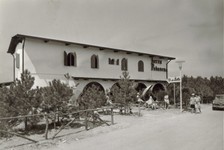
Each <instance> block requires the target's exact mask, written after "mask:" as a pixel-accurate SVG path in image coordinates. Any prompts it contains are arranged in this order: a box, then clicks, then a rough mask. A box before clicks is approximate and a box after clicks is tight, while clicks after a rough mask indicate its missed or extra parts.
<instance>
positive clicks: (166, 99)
mask: <svg viewBox="0 0 224 150" xmlns="http://www.w3.org/2000/svg"><path fill="white" fill-rule="evenodd" d="M164 103H165V109H168V108H169V105H170V101H169V95H165V96H164Z"/></svg>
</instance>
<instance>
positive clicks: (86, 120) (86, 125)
mask: <svg viewBox="0 0 224 150" xmlns="http://www.w3.org/2000/svg"><path fill="white" fill-rule="evenodd" d="M87 117H88V113H87V111H86V113H85V129H86V130H88V119H87Z"/></svg>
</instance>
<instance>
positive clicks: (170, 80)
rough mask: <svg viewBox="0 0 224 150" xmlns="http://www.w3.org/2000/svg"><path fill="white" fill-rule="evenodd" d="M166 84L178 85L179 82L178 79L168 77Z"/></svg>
mask: <svg viewBox="0 0 224 150" xmlns="http://www.w3.org/2000/svg"><path fill="white" fill-rule="evenodd" d="M168 82H169V83H178V82H180V77H169V78H168Z"/></svg>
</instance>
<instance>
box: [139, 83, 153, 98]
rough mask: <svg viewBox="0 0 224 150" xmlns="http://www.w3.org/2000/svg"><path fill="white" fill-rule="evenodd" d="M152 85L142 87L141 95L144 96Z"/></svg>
mask: <svg viewBox="0 0 224 150" xmlns="http://www.w3.org/2000/svg"><path fill="white" fill-rule="evenodd" d="M152 87H153V85H149V86H148V87H147V88H145V89H144V91H143V92H142V95H141V96H145V94H146V93H147V91H148V90H150V89H151V88H152Z"/></svg>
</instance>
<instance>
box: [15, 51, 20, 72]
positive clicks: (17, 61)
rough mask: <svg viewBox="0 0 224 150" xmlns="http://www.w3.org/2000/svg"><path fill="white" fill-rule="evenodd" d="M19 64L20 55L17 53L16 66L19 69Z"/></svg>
mask: <svg viewBox="0 0 224 150" xmlns="http://www.w3.org/2000/svg"><path fill="white" fill-rule="evenodd" d="M19 66H20V55H19V54H16V68H18V69H19Z"/></svg>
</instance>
